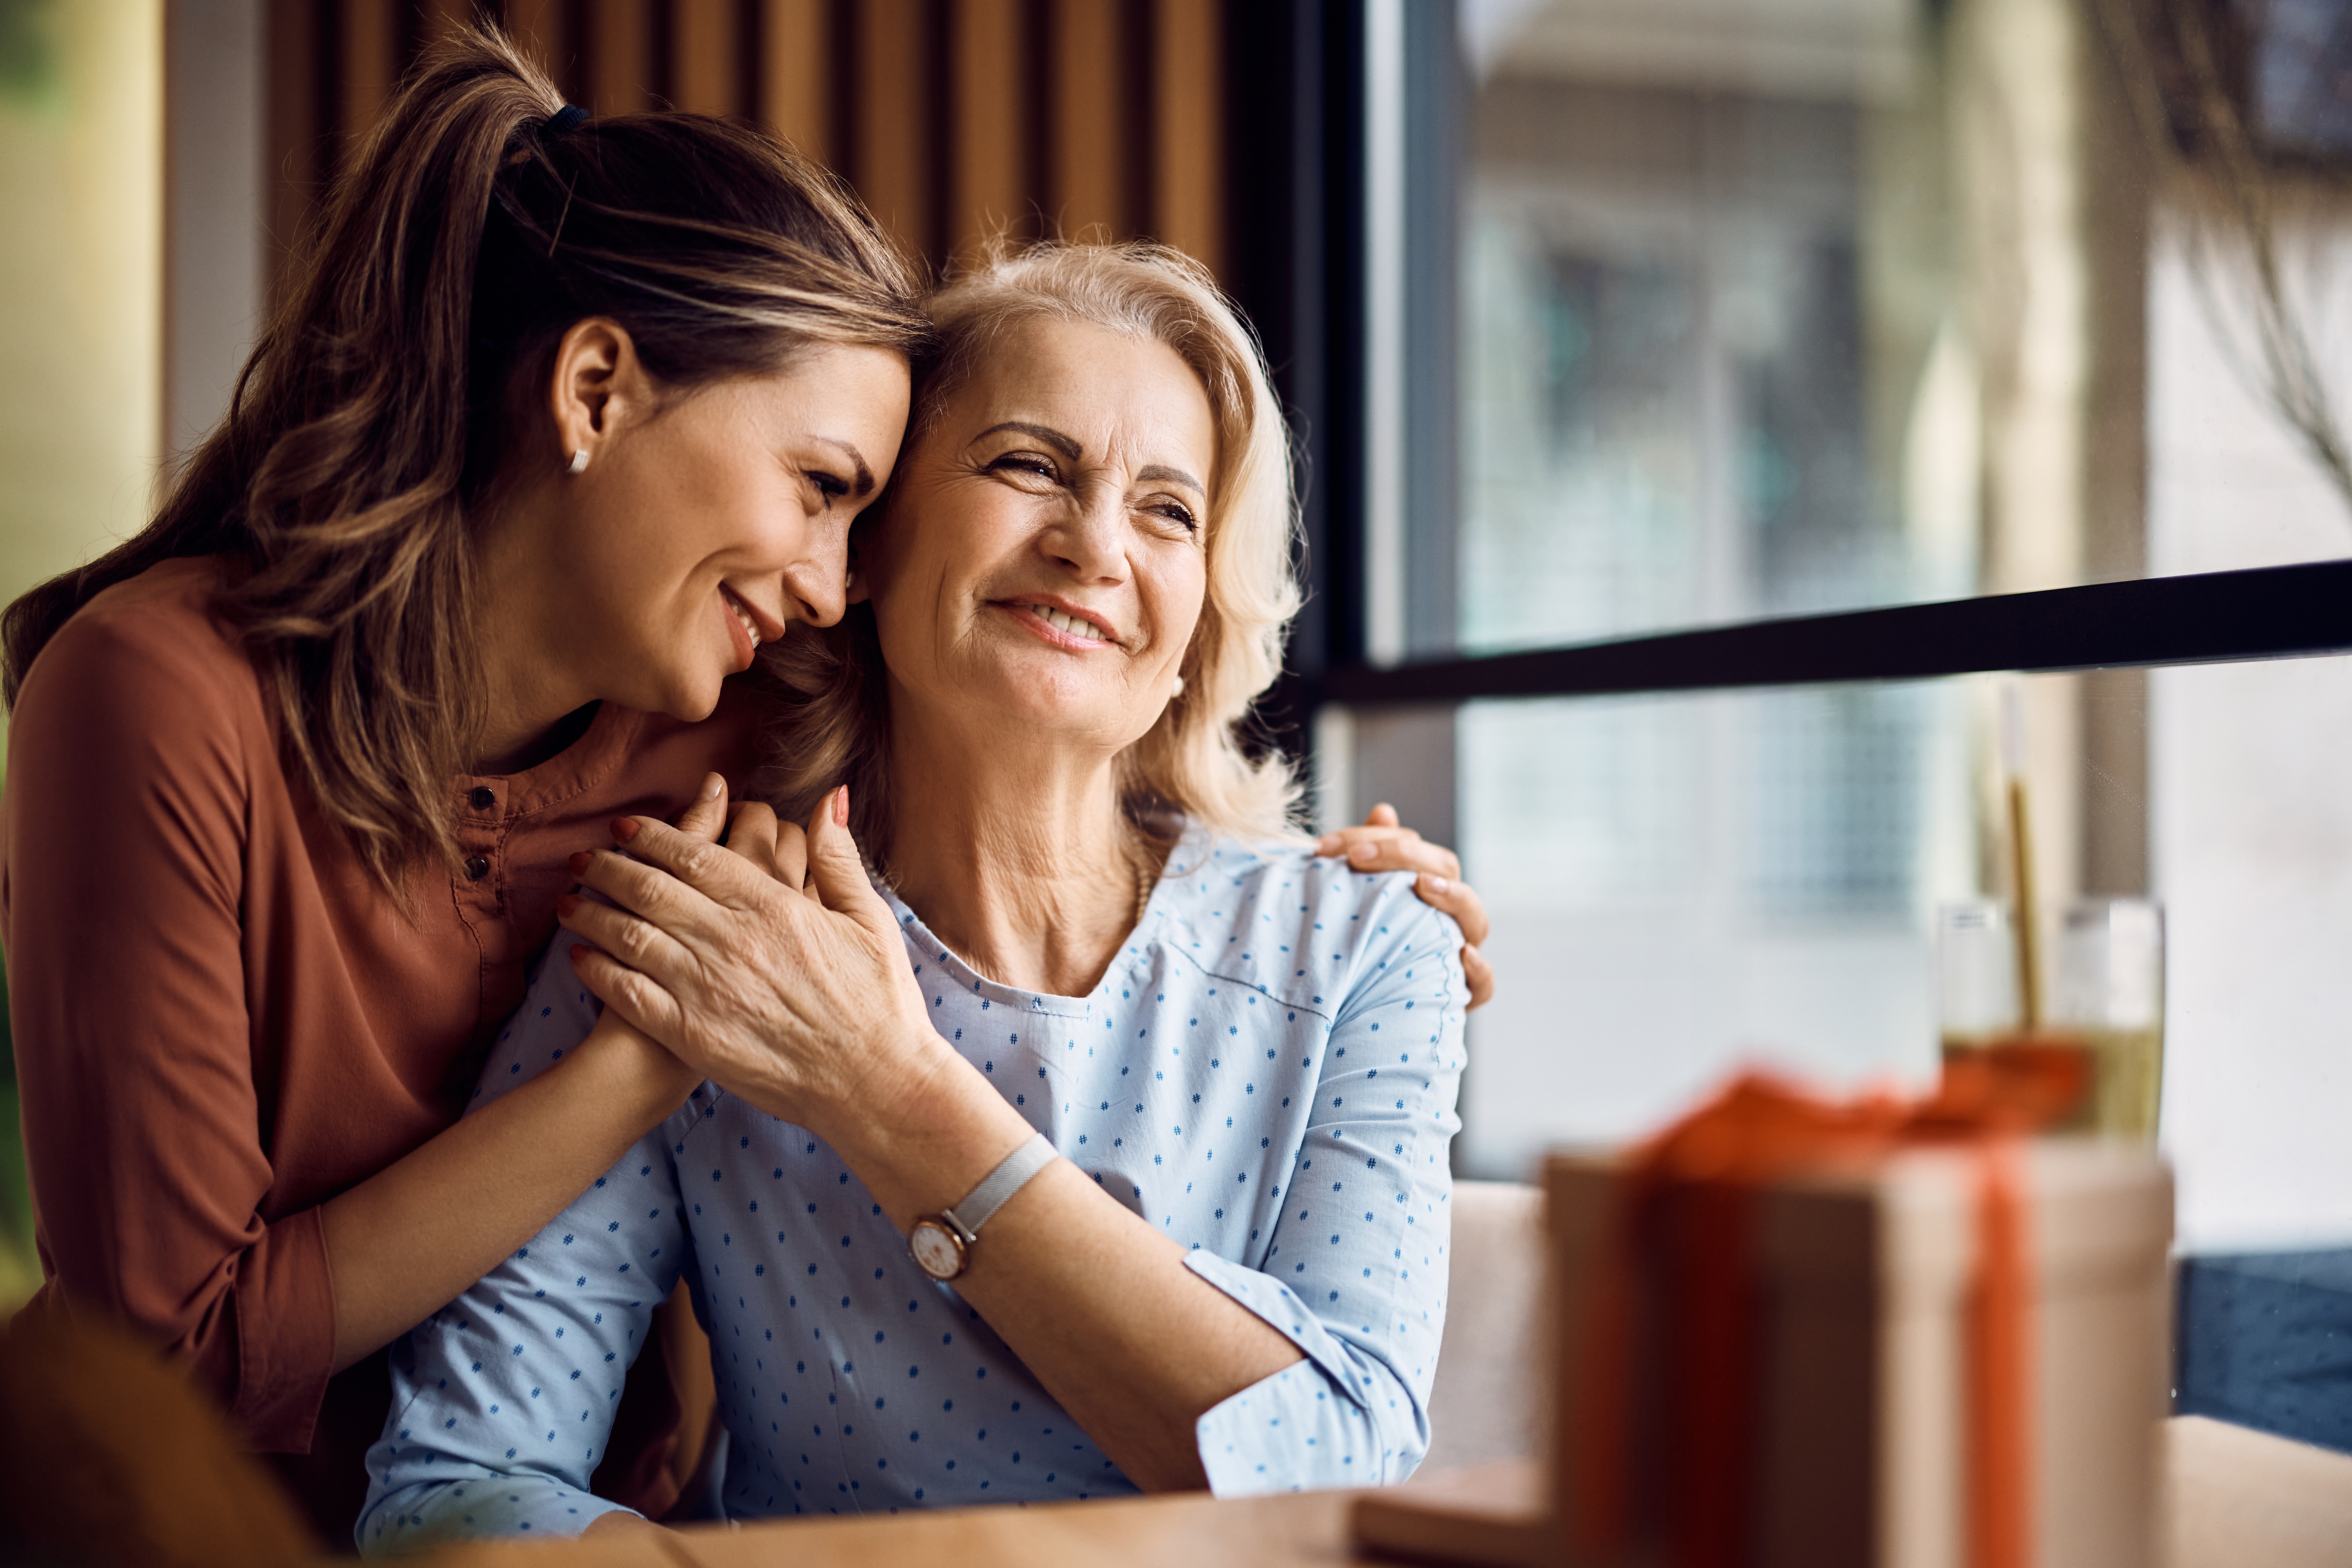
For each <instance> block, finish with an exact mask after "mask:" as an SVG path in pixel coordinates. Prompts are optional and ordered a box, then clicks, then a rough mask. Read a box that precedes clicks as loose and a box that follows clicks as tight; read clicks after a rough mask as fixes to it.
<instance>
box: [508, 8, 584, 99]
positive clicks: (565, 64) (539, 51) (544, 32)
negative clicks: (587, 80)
mask: <svg viewBox="0 0 2352 1568" xmlns="http://www.w3.org/2000/svg"><path fill="white" fill-rule="evenodd" d="M571 9H572V7H571V6H569V5H566V4H565V3H564V0H507V31H508V33H509V35H511V36H512V37H513V38H514V40H515V42H516V43H518V44H520V45H521V46H522V50H523V53H525V54H527V55H529V56H530V58H533V59H535V60H537V61H538V62H539V63H540V65H541V67H543V68H545V69H546V71H547V74H548V75H549V76H551V77H553V78H554V79H555V82H556V85H557V86H558V87H560V88H562V89H563V90H564V91H565V92H566V93H571V92H572V91H575V90H576V85H577V75H576V73H575V72H574V71H573V70H572V60H573V58H574V55H575V50H574V49H573V47H572V38H571V36H570V29H569V28H568V26H566V24H567V23H568V22H569V21H570V17H569V16H567V15H566V13H567V12H568V11H570V10H571Z"/></svg>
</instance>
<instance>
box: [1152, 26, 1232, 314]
mask: <svg viewBox="0 0 2352 1568" xmlns="http://www.w3.org/2000/svg"><path fill="white" fill-rule="evenodd" d="M1152 9H1153V17H1152V21H1153V26H1154V29H1155V33H1156V37H1155V38H1154V40H1153V44H1154V47H1153V49H1152V74H1153V76H1154V78H1155V80H1154V81H1153V84H1152V99H1153V110H1154V115H1153V118H1154V121H1155V123H1154V125H1153V127H1152V132H1153V135H1152V141H1153V146H1152V154H1153V158H1152V164H1153V174H1154V176H1155V177H1154V180H1153V195H1154V197H1155V198H1156V199H1155V205H1156V206H1157V207H1158V209H1159V210H1157V211H1156V212H1154V213H1152V214H1151V215H1150V223H1151V226H1152V229H1153V231H1154V232H1155V234H1156V235H1157V237H1159V238H1160V239H1162V240H1165V241H1166V242H1167V243H1169V244H1170V245H1172V246H1174V247H1176V248H1177V249H1179V250H1181V251H1182V252H1183V253H1184V254H1185V255H1187V256H1190V257H1191V258H1193V259H1194V260H1196V261H1198V262H1200V263H1201V264H1202V266H1204V267H1206V268H1209V270H1210V271H1212V272H1214V271H1216V270H1218V268H1219V267H1220V266H1221V265H1222V263H1223V253H1224V192H1223V184H1224V182H1223V180H1222V179H1221V178H1220V177H1219V176H1220V172H1221V171H1222V170H1223V167H1224V157H1225V148H1224V134H1223V128H1224V110H1225V105H1224V27H1223V22H1224V8H1223V5H1220V4H1218V0H1155V4H1154V5H1153V7H1152Z"/></svg>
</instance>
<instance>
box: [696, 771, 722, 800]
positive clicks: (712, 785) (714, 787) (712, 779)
mask: <svg viewBox="0 0 2352 1568" xmlns="http://www.w3.org/2000/svg"><path fill="white" fill-rule="evenodd" d="M726 793H727V781H726V780H725V779H722V778H720V777H719V775H718V774H717V773H712V774H711V775H710V776H709V778H707V779H704V780H703V781H702V798H703V799H705V800H717V799H718V798H719V796H720V795H725V794H726Z"/></svg>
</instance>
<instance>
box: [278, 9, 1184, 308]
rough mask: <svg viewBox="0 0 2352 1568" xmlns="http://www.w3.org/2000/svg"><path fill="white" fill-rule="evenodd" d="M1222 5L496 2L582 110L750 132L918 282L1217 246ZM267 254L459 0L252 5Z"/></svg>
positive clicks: (298, 220)
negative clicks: (724, 118)
mask: <svg viewBox="0 0 2352 1568" xmlns="http://www.w3.org/2000/svg"><path fill="white" fill-rule="evenodd" d="M483 9H484V10H485V12H486V13H487V14H488V15H489V16H492V17H494V18H495V19H497V20H499V22H501V23H502V24H504V25H505V26H507V27H509V29H510V30H511V31H512V32H513V34H514V35H515V37H517V38H518V39H520V40H521V41H522V42H523V43H524V44H525V45H526V47H529V48H530V49H531V50H532V52H533V53H534V54H535V55H537V56H538V58H540V59H541V61H542V62H543V63H545V64H546V65H547V67H548V68H549V69H550V71H551V74H552V75H553V76H554V77H555V79H556V80H557V81H558V82H559V83H560V84H561V85H562V88H563V89H564V90H565V92H566V93H567V94H568V95H570V97H571V98H572V101H574V102H576V103H579V104H581V105H583V107H585V108H587V109H588V110H591V111H592V112H593V113H597V114H615V113H622V112H626V111H629V110H641V109H654V108H661V107H672V108H677V109H684V110H697V111H699V112H702V113H706V114H733V115H746V116H750V117H752V118H755V119H758V120H761V121H764V122H765V123H767V124H768V125H769V126H771V127H772V128H773V129H774V130H775V131H776V132H778V133H779V134H780V135H782V137H783V138H784V139H785V140H787V141H788V142H792V144H793V145H794V146H796V147H798V148H799V149H800V150H801V151H803V153H807V154H809V155H810V156H811V157H814V158H817V159H819V160H821V161H824V162H826V163H831V164H832V165H833V166H834V167H835V168H836V169H837V170H839V171H840V172H841V173H842V174H844V175H845V176H846V177H847V178H848V179H849V181H850V182H851V183H852V184H855V185H856V187H857V189H858V191H859V192H860V193H861V194H862V195H864V196H865V197H866V201H867V202H868V203H869V204H870V205H872V206H873V208H874V210H875V211H876V213H877V214H878V215H879V216H881V218H882V220H883V221H884V222H885V223H886V224H887V225H888V226H889V227H890V229H891V231H892V232H893V233H894V234H896V235H897V236H898V238H899V240H900V241H901V242H902V243H903V244H905V245H906V246H907V247H908V249H909V250H911V251H912V252H914V253H916V254H918V255H919V256H921V257H922V258H925V259H926V260H927V261H928V262H929V263H930V264H931V265H932V266H933V267H934V268H943V267H945V266H947V265H949V264H950V262H951V261H952V260H953V259H955V258H959V257H969V256H971V254H972V253H973V252H974V250H975V249H976V248H977V247H978V246H979V244H980V242H981V241H982V239H983V238H984V237H988V236H991V235H994V234H1005V235H1009V236H1011V237H1015V238H1021V237H1030V236H1034V235H1037V234H1041V233H1058V234H1061V235H1064V236H1066V237H1072V238H1081V237H1091V238H1127V237H1150V238H1155V239H1160V240H1164V241H1166V242H1168V243H1169V244H1171V245H1174V246H1176V247H1179V248H1181V249H1182V250H1185V251H1187V252H1189V253H1190V254H1192V255H1193V256H1195V257H1198V258H1200V259H1202V261H1204V262H1206V263H1208V264H1209V266H1210V267H1212V268H1215V267H1217V266H1218V265H1219V264H1220V261H1221V260H1222V252H1223V200H1224V198H1223V184H1224V182H1223V156H1224V151H1223V134H1222V132H1223V118H1224V116H1223V102H1222V90H1223V0H504V3H503V4H492V5H488V6H485V7H484V8H483ZM270 12H271V23H270V84H271V102H270V106H269V110H270V112H269V125H270V136H271V143H272V149H271V150H272V157H273V167H274V169H275V171H276V174H277V176H278V180H277V189H276V191H275V192H274V193H273V200H272V202H271V205H270V223H271V227H272V232H273V237H274V238H275V239H276V240H277V242H278V246H279V247H280V260H281V268H280V271H281V275H282V272H283V262H284V260H285V258H286V257H287V256H288V255H289V254H290V247H291V246H292V245H293V244H294V243H295V242H296V239H297V237H298V236H299V233H300V232H301V227H302V224H303V221H304V220H305V218H306V217H307V216H308V215H309V214H310V211H311V210H312V209H313V207H314V205H315V204H316V202H317V200H318V197H319V194H320V191H321V190H323V189H324V186H325V183H326V182H327V181H328V180H330V179H331V178H332V177H333V174H334V173H335V169H336V165H337V163H338V160H339V159H340V158H341V157H342V156H343V155H345V153H346V150H347V149H349V148H350V147H351V146H352V145H353V144H354V142H355V141H356V139H357V138H358V137H359V136H361V135H362V134H363V133H364V132H365V131H366V130H367V128H368V127H369V126H370V125H372V124H373V123H374V121H375V119H376V117H377V116H378V115H379V114H380V113H381V112H382V111H383V106H384V104H385V102H386V101H387V100H389V98H390V96H391V94H392V92H393V91H394V88H395V87H396V85H397V83H398V81H399V79H400V77H401V74H402V72H403V71H404V70H405V69H407V68H408V67H409V66H410V64H412V63H413V62H414V61H415V58H416V55H417V53H418V51H419V49H420V48H421V47H423V46H424V45H425V43H426V42H428V41H429V40H430V39H432V38H433V37H436V35H437V34H439V33H440V32H441V31H442V30H443V29H445V28H446V27H447V26H450V25H452V23H453V22H454V21H456V20H457V19H458V18H460V17H461V16H466V15H469V14H471V8H470V7H469V6H467V5H465V4H464V3H463V0H272V4H271V6H270Z"/></svg>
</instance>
